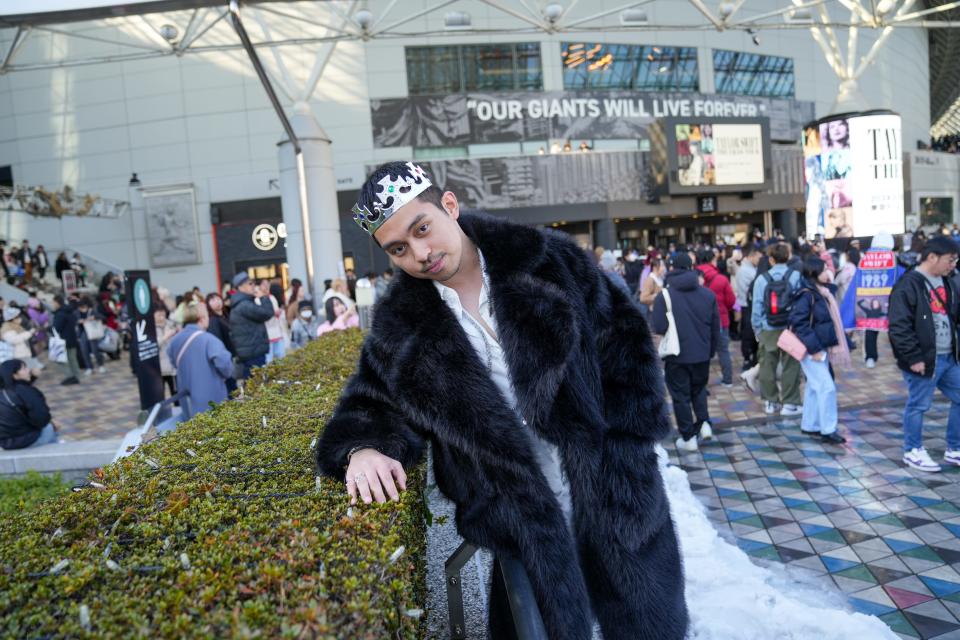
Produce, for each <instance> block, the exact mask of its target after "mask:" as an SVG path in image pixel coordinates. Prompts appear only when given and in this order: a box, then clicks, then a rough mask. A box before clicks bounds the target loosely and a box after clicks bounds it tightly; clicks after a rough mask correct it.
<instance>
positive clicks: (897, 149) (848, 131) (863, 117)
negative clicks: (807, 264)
mask: <svg viewBox="0 0 960 640" xmlns="http://www.w3.org/2000/svg"><path fill="white" fill-rule="evenodd" d="M803 164H804V179H805V182H806V227H807V235H808V236H809V237H811V238H812V237H813V236H814V235H816V234H822V235H823V236H824V237H826V238H849V237H853V236H873V235H876V234H877V233H880V232H886V233H892V234H897V233H903V231H904V228H903V158H902V148H901V137H900V116H899V115H897V114H895V113H891V112H888V111H871V112H865V113H851V114H842V115H837V116H830V117H828V118H823V119H821V120H818V121H816V122H812V123H810V124H808V125H806V126H805V127H804V129H803Z"/></svg>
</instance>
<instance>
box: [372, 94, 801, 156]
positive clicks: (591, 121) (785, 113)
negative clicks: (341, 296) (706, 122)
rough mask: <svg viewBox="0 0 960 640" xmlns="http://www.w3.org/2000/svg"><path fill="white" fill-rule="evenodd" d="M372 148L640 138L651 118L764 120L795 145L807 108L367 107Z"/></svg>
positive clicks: (719, 100) (602, 99) (541, 102)
mask: <svg viewBox="0 0 960 640" xmlns="http://www.w3.org/2000/svg"><path fill="white" fill-rule="evenodd" d="M370 115H371V118H372V121H373V143H374V146H376V147H400V146H412V147H417V148H426V147H450V146H463V145H468V144H481V143H488V142H520V141H537V140H571V141H574V143H576V141H578V140H612V139H632V138H636V139H646V138H647V128H648V127H649V126H650V124H651V123H653V122H654V121H656V120H657V119H659V118H669V117H673V118H708V119H709V118H758V117H761V118H769V120H770V137H771V139H772V140H774V141H777V142H798V141H799V140H800V135H801V130H802V127H803V125H804V124H805V123H806V122H808V121H810V120H811V119H813V116H814V104H813V102H809V101H801V100H794V99H792V98H765V97H753V96H725V95H710V94H701V93H652V92H641V91H545V92H525V93H520V92H497V93H466V94H459V95H452V96H450V95H447V96H410V97H408V98H388V99H383V100H371V101H370Z"/></svg>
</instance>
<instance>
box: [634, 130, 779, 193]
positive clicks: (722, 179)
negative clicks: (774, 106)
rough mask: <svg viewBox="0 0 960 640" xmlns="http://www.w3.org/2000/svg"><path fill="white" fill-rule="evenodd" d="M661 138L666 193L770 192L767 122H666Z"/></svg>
mask: <svg viewBox="0 0 960 640" xmlns="http://www.w3.org/2000/svg"><path fill="white" fill-rule="evenodd" d="M663 133H664V136H665V139H666V140H665V142H666V151H667V156H668V158H667V160H668V163H669V178H668V181H667V182H668V187H669V191H670V193H675V194H677V193H697V194H698V195H699V194H702V193H710V192H723V191H730V192H733V191H760V190H763V189H766V188H768V187H769V184H770V175H771V171H770V134H769V123H768V122H767V121H766V120H765V119H763V118H731V119H727V120H721V119H716V120H712V121H710V120H695V121H691V120H677V119H666V120H664V122H663ZM657 148H658V146H656V145H655V146H654V148H653V151H654V152H655V153H656V151H657Z"/></svg>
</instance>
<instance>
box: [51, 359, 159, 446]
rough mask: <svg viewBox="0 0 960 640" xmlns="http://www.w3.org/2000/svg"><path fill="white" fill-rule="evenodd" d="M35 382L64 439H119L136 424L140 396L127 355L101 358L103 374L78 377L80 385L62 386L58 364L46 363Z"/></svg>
mask: <svg viewBox="0 0 960 640" xmlns="http://www.w3.org/2000/svg"><path fill="white" fill-rule="evenodd" d="M43 360H44V363H45V364H46V367H45V368H44V369H43V371H41V373H40V378H39V379H38V380H37V382H36V383H35V384H36V385H37V388H39V389H40V390H41V391H42V392H43V395H44V396H46V398H47V404H48V405H49V406H50V411H51V413H52V414H53V419H54V420H56V421H57V422H58V423H59V424H60V425H61V428H62V432H61V435H62V436H63V438H64V439H66V440H89V439H99V438H122V437H123V436H124V435H126V433H127V432H128V431H130V429H133V428H134V427H135V426H136V424H137V414H138V413H139V412H140V395H139V392H138V390H137V379H136V377H135V376H134V375H133V374H132V373H131V372H130V361H129V354H128V353H127V352H124V353H123V356H122V357H121V358H120V359H119V360H110V359H109V358H105V361H104V367H105V368H106V370H107V371H106V373H95V374H92V375H90V376H81V377H80V384H75V385H71V386H68V387H64V386H62V385H61V384H60V381H61V380H63V379H64V377H66V373H65V370H64V368H63V367H62V365H58V364H56V363H54V364H51V363H49V362H46V358H45V357H44V359H43Z"/></svg>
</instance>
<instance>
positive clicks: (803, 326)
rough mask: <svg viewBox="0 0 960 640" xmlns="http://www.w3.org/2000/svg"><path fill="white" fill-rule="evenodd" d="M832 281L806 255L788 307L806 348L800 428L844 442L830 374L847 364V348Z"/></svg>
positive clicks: (794, 328)
mask: <svg viewBox="0 0 960 640" xmlns="http://www.w3.org/2000/svg"><path fill="white" fill-rule="evenodd" d="M831 280H832V276H831V273H830V271H829V270H828V269H827V264H826V262H825V261H824V260H823V259H821V258H819V257H817V256H815V255H811V256H808V257H807V259H806V260H805V261H804V263H803V278H802V279H801V280H800V286H799V287H798V289H797V292H796V294H795V297H794V301H793V306H792V307H791V308H790V323H789V326H790V330H791V331H792V332H793V333H794V335H796V336H797V338H799V339H800V341H801V342H802V343H803V345H804V346H805V347H806V348H807V353H806V355H805V356H804V357H803V359H802V360H801V361H800V368H801V369H803V375H804V376H806V378H807V386H806V389H805V390H804V394H803V417H802V418H801V420H800V429H801V430H802V431H803V433H805V434H807V435H809V436H814V437H816V436H819V437H820V440H822V441H823V442H824V443H826V444H843V443H844V442H846V441H847V439H846V438H844V437H843V436H842V435H840V434H839V433H837V385H836V383H835V382H834V380H833V376H831V375H830V365H831V364H832V365H833V366H834V367H844V368H846V367H849V366H850V351H849V350H848V349H847V341H846V339H845V338H844V333H843V322H842V321H841V320H840V309H839V307H838V306H837V301H836V299H835V298H834V297H833V296H834V292H835V291H836V290H837V287H836V285H834V284H833V283H832V282H831Z"/></svg>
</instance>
